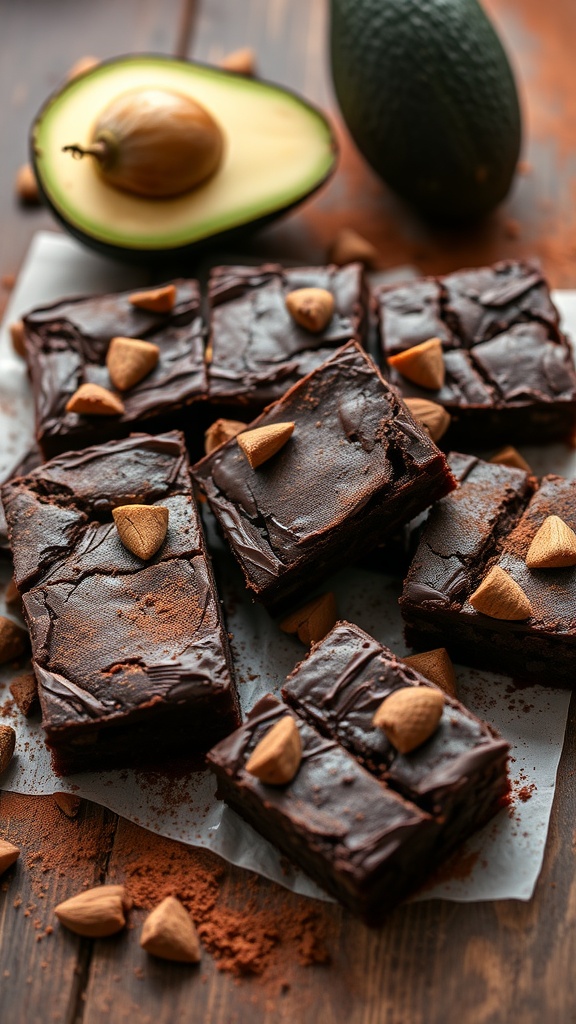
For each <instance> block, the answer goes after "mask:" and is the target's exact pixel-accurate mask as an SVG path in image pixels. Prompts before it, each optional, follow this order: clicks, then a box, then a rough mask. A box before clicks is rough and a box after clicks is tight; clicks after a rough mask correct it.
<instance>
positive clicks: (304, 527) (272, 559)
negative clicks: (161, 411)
mask: <svg viewBox="0 0 576 1024" xmlns="http://www.w3.org/2000/svg"><path fill="white" fill-rule="evenodd" d="M286 421H288V422H293V423H294V424H295V428H294V432H293V434H292V436H291V438H290V440H289V441H288V442H287V443H286V444H285V445H284V447H283V448H282V449H281V450H280V451H279V452H278V453H277V454H276V455H275V456H274V457H273V458H271V459H269V460H268V461H267V462H265V463H264V464H263V465H261V466H260V467H259V468H258V469H256V470H254V469H252V468H251V467H250V465H249V463H248V461H247V460H246V458H245V456H244V454H243V453H242V450H241V449H240V447H239V445H238V442H237V440H236V439H233V440H231V441H229V442H227V443H226V444H224V445H222V446H221V447H220V448H218V449H216V450H215V451H214V452H212V453H211V454H210V455H209V456H207V457H206V458H204V459H203V460H202V461H201V462H199V463H197V464H196V466H195V467H194V470H193V473H194V478H195V480H196V481H197V483H198V484H199V486H200V487H201V488H202V490H203V491H204V492H205V494H206V496H207V498H208V501H209V504H210V507H211V509H212V511H213V512H214V515H215V516H216V518H217V520H218V523H219V526H220V528H221V530H222V532H223V534H224V536H225V538H226V540H227V541H228V543H229V545H230V547H231V550H232V552H233V554H234V555H235V557H236V559H237V561H238V562H239V564H240V566H241V568H242V570H243V573H244V576H245V580H246V585H247V586H248V588H249V589H250V591H251V592H252V593H253V595H254V596H255V597H256V598H257V599H258V600H260V601H262V602H263V603H264V604H265V605H267V606H268V607H269V608H275V607H278V606H279V605H280V604H282V603H284V602H285V601H286V600H287V598H289V597H295V596H296V595H298V594H305V593H307V592H308V591H309V590H310V588H311V587H314V586H316V584H317V583H318V581H319V580H320V579H321V577H322V576H324V575H326V574H327V573H329V572H330V571H332V570H333V569H334V568H336V567H340V566H341V565H342V564H343V563H345V562H347V561H353V560H354V559H355V558H357V557H358V556H359V555H361V554H362V553H363V552H364V551H367V550H369V549H370V548H372V547H374V546H375V545H376V544H377V543H378V542H379V541H380V540H381V539H382V536H383V535H384V534H386V532H388V531H393V530H395V529H396V528H397V527H399V526H401V525H402V524H403V523H405V522H407V521H408V520H410V519H411V518H413V517H414V516H415V515H417V514H418V512H420V511H422V510H423V509H424V508H427V507H428V505H429V504H430V503H431V502H432V501H435V500H436V499H437V498H439V497H441V496H442V495H443V494H446V493H447V492H448V491H450V490H451V489H452V487H454V480H453V478H452V476H451V474H450V472H449V470H448V466H447V463H446V460H445V457H444V456H443V455H442V453H441V452H440V451H439V450H438V448H436V446H435V445H434V444H433V442H432V441H431V440H430V438H429V437H428V435H427V434H426V433H425V431H424V430H423V429H422V428H421V427H420V425H419V424H417V423H416V422H415V421H414V420H413V419H412V417H411V416H410V414H409V413H408V411H407V409H406V408H405V406H404V405H403V403H402V402H401V401H400V400H399V398H398V396H397V394H396V392H395V391H394V390H393V389H391V388H390V387H389V386H388V384H387V383H386V381H385V380H384V378H383V377H382V375H381V373H380V372H379V370H378V369H377V367H376V366H375V365H374V363H373V362H372V360H371V359H370V358H369V356H367V355H366V353H365V352H364V351H363V349H362V348H361V347H360V346H359V345H358V344H357V343H356V342H349V343H348V344H347V345H345V346H344V347H343V348H341V349H339V350H338V351H337V352H336V353H335V354H334V355H333V356H332V358H331V359H329V360H328V361H327V362H325V363H324V364H323V365H322V366H320V367H318V368H317V369H316V370H314V371H313V372H312V373H310V374H309V375H308V376H307V377H304V378H303V379H302V380H301V381H299V383H297V384H295V385H294V387H292V388H291V389H290V390H289V391H288V392H287V393H286V394H285V395H284V397H283V398H281V399H280V400H279V401H278V402H275V403H274V404H273V405H271V406H269V407H268V408H267V409H266V411H265V412H264V413H263V414H262V415H261V416H260V417H259V418H258V419H256V420H255V421H254V422H253V423H252V424H251V425H250V426H251V428H255V427H261V426H265V425H268V424H275V423H283V422H286Z"/></svg>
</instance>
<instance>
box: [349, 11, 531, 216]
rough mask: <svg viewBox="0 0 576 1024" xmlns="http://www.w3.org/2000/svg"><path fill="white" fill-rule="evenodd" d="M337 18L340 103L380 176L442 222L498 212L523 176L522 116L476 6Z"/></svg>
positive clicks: (506, 68) (498, 47) (498, 49)
mask: <svg viewBox="0 0 576 1024" xmlns="http://www.w3.org/2000/svg"><path fill="white" fill-rule="evenodd" d="M331 12H332V17H331V57H332V76H333V80H334V87H335V91H336V95H337V98H338V103H339V105H340V109H341V111H342V115H343V117H344V120H345V122H346V124H347V126H348V129H349V130H350V133H351V135H352V137H353V138H354V141H355V142H356V144H357V146H358V148H359V150H360V151H361V152H362V154H363V155H364V156H365V158H366V159H367V160H368V162H369V163H370V164H371V165H372V167H373V168H374V170H375V171H376V172H377V173H378V174H379V175H380V177H381V178H382V179H383V180H384V181H385V182H386V183H387V184H388V185H389V186H390V188H392V189H393V190H394V191H395V192H397V193H398V194H399V195H400V196H402V198H404V199H405V200H406V201H407V202H409V203H411V204H412V205H413V206H414V207H415V208H416V209H417V210H418V211H419V212H420V213H422V214H423V215H424V216H427V217H431V218H433V219H439V220H443V219H444V220H459V219H463V220H466V219H474V218H477V217H481V216H483V215H484V214H485V213H487V212H488V211H489V210H491V209H492V208H493V207H494V206H496V205H497V203H499V202H500V201H501V200H502V199H503V198H504V196H505V195H506V193H507V192H508V190H509V188H510V184H511V182H512V178H513V176H514V172H515V168H516V164H517V160H518V155H519V150H520V137H521V117H520V108H519V103H518V95H517V91H516V86H515V82H514V77H513V74H512V71H511V68H510V64H509V63H508V59H507V57H506V54H505V52H504V50H503V47H502V44H501V42H500V40H499V38H498V36H497V34H496V32H495V31H494V29H493V27H492V25H491V23H490V21H489V20H488V18H487V17H486V15H485V13H484V11H483V10H482V8H481V7H480V5H479V4H478V3H477V2H476V0H385V2H383V0H331Z"/></svg>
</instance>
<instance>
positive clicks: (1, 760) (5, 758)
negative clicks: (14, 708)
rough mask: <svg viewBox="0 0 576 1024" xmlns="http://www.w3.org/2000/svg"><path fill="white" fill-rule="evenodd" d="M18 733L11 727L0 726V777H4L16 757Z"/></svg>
mask: <svg viewBox="0 0 576 1024" xmlns="http://www.w3.org/2000/svg"><path fill="white" fill-rule="evenodd" d="M15 747H16V733H15V732H14V729H13V728H12V726H11V725H0V775H2V774H3V773H4V772H5V771H6V769H7V767H8V765H9V764H10V761H11V760H12V758H13V756H14V749H15Z"/></svg>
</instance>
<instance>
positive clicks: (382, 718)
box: [373, 686, 444, 754]
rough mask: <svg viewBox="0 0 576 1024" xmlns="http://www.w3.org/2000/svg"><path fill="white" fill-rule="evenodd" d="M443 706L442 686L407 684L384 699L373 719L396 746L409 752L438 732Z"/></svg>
mask: <svg viewBox="0 0 576 1024" xmlns="http://www.w3.org/2000/svg"><path fill="white" fill-rule="evenodd" d="M443 707H444V694H443V693H442V691H441V690H437V689H436V688H435V687H434V688H432V687H431V686H405V687H403V688H402V689H400V690H394V692H393V693H391V694H390V695H389V696H388V697H386V698H385V699H384V700H383V701H382V703H381V705H380V707H379V708H378V710H377V711H376V714H375V715H374V719H373V723H374V725H375V726H377V728H379V729H382V730H383V731H384V732H385V734H386V736H387V738H388V740H389V741H390V743H391V744H392V746H393V747H395V748H396V750H398V751H399V752H400V753H401V754H409V753H410V752H411V751H412V750H416V749H417V747H420V746H422V744H423V743H425V742H426V740H428V739H430V737H431V736H432V735H433V734H434V733H435V732H436V730H437V728H438V725H439V722H440V719H441V717H442V709H443Z"/></svg>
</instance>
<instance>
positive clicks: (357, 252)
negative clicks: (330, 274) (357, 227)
mask: <svg viewBox="0 0 576 1024" xmlns="http://www.w3.org/2000/svg"><path fill="white" fill-rule="evenodd" d="M328 259H329V261H330V263H335V264H336V266H337V267H343V266H345V265H346V264H347V263H362V264H363V266H365V267H367V268H368V269H370V268H373V267H375V266H376V265H377V263H378V250H377V249H376V247H375V246H374V245H372V242H369V241H368V239H367V238H363V237H362V235H359V234H358V232H357V231H354V229H353V228H342V229H341V230H340V231H339V232H338V234H337V235H336V237H335V239H334V241H333V242H332V245H331V246H330V249H329V250H328Z"/></svg>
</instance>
